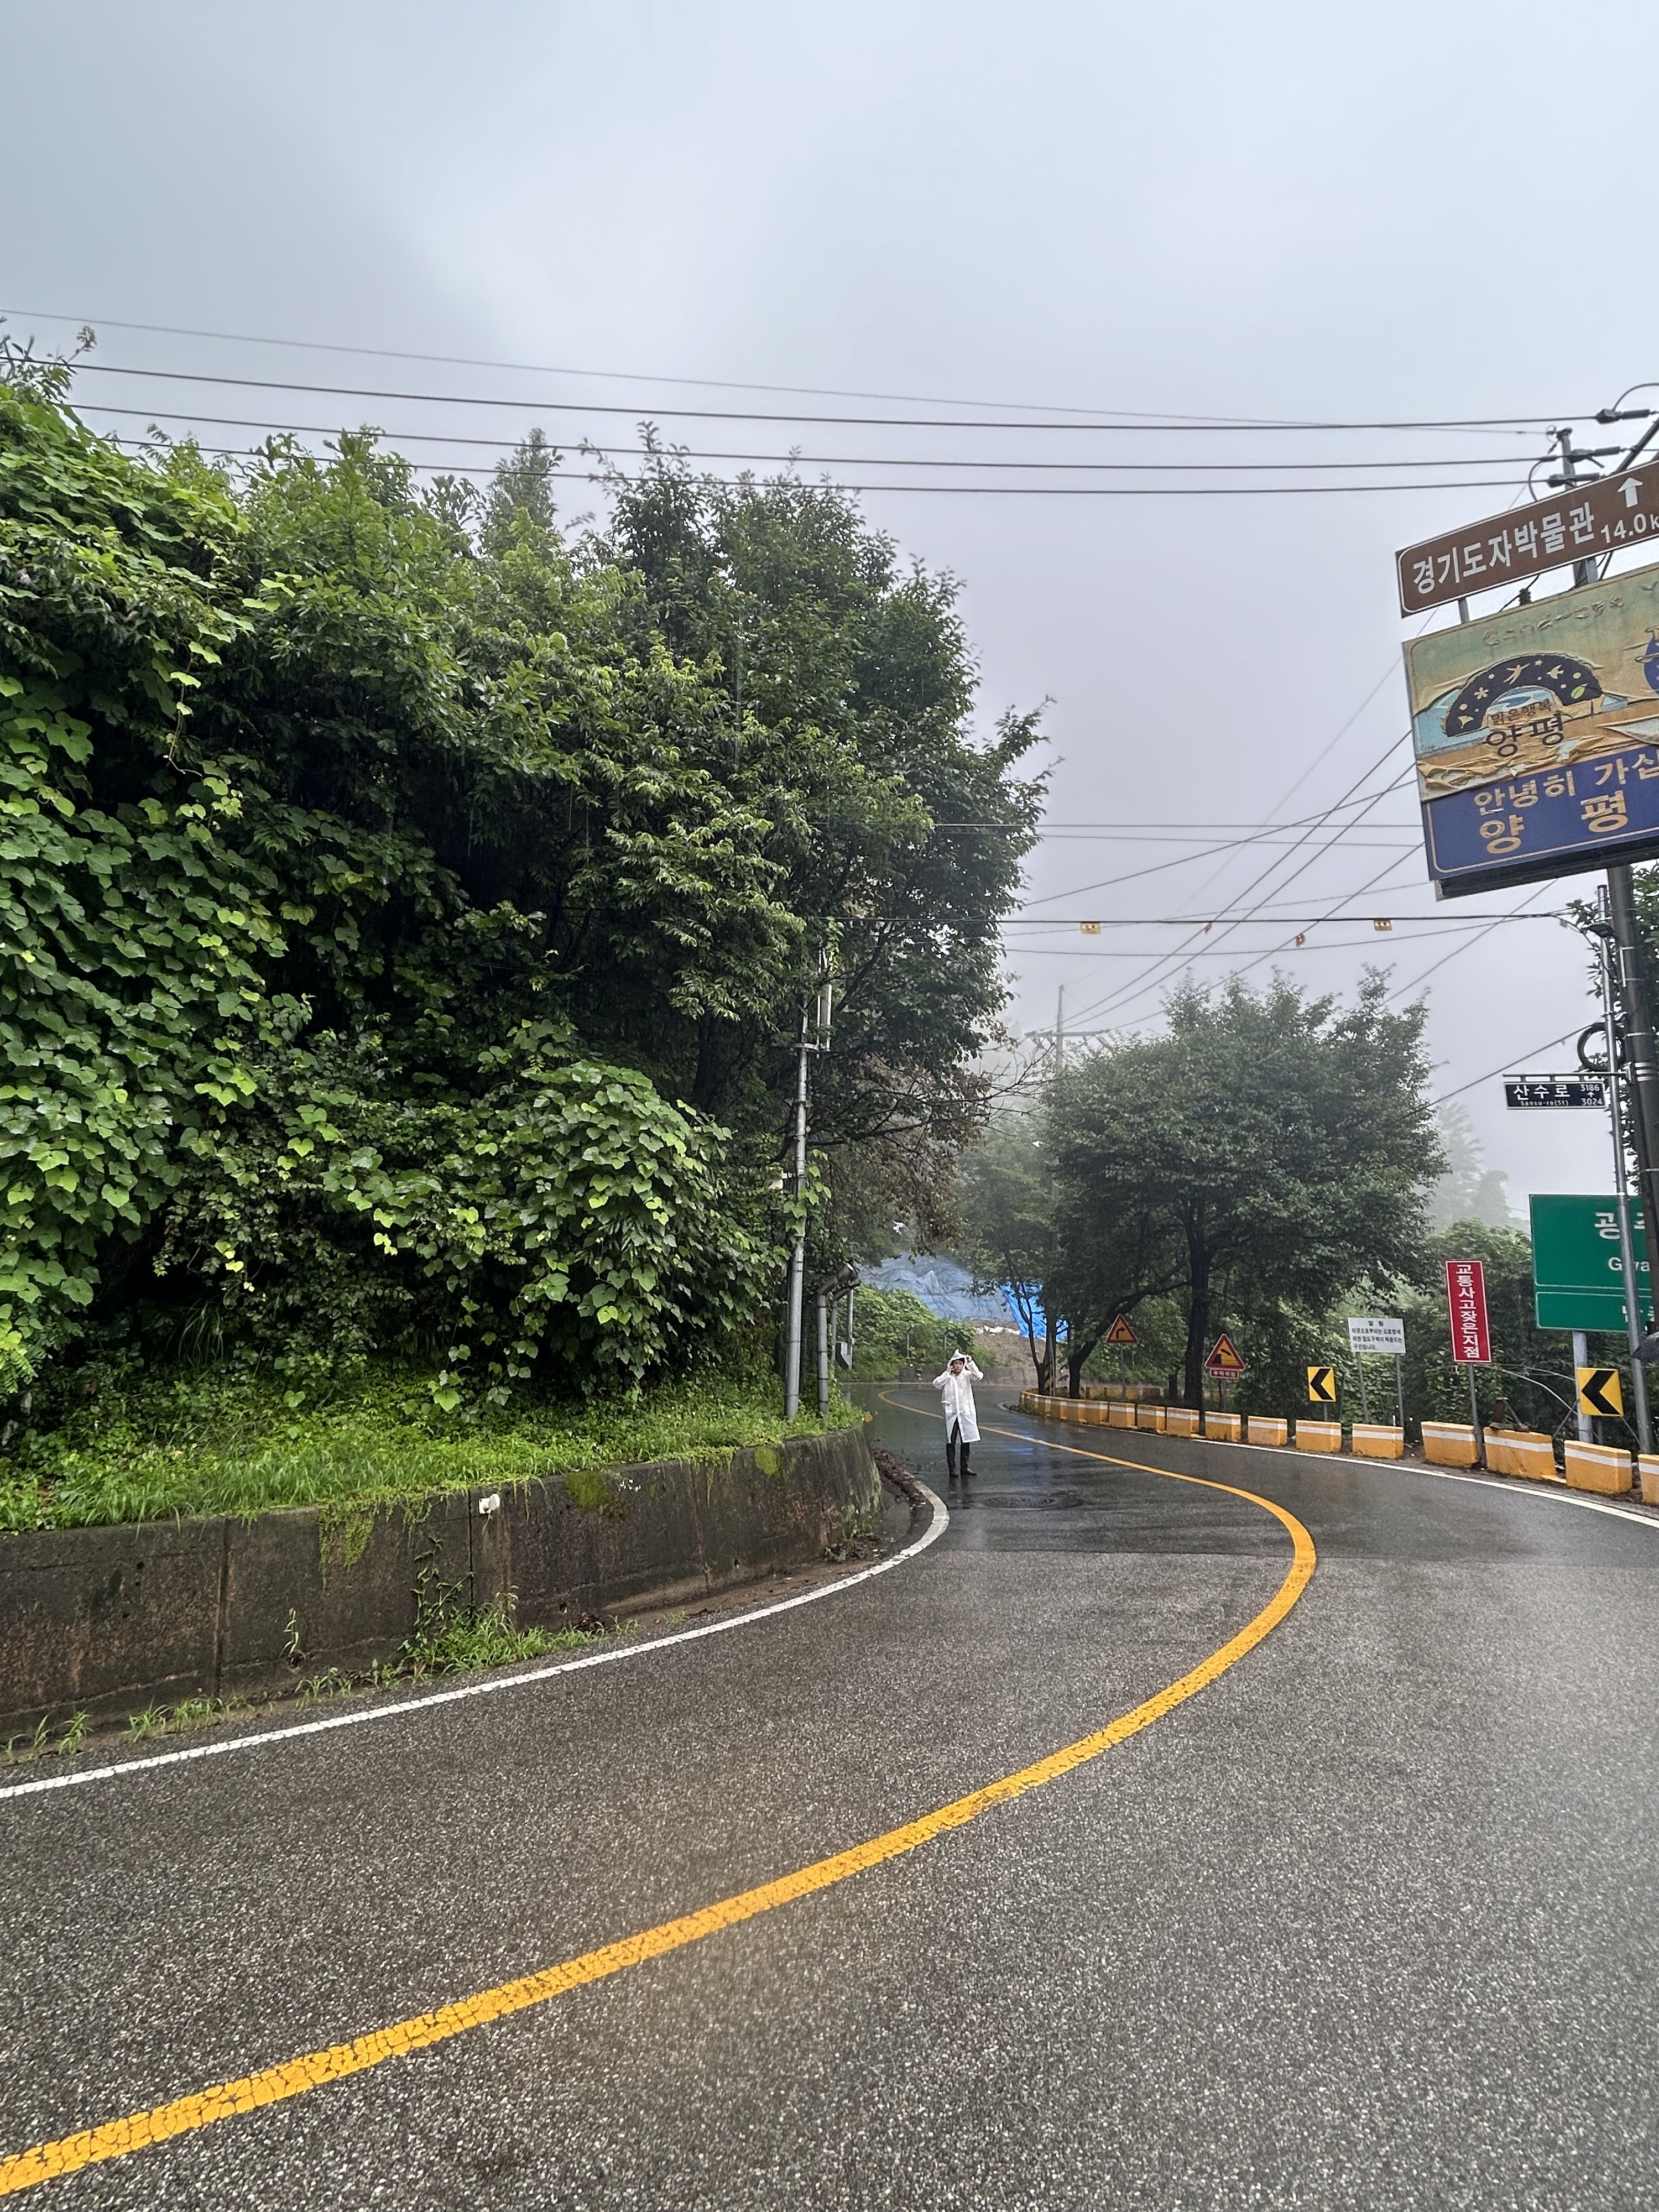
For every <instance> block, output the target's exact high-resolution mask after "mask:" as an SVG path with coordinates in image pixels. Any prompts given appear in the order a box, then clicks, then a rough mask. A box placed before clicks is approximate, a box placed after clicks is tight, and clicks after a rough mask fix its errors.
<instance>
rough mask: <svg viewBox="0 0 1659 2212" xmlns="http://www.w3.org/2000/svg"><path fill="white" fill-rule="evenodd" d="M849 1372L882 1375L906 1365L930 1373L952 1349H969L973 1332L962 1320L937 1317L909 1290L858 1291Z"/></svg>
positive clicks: (878, 1376) (926, 1373) (973, 1336)
mask: <svg viewBox="0 0 1659 2212" xmlns="http://www.w3.org/2000/svg"><path fill="white" fill-rule="evenodd" d="M855 1329H856V1340H855V1341H854V1346H853V1372H854V1375H855V1376H867V1377H869V1378H871V1379H873V1380H886V1379H888V1378H889V1377H890V1376H895V1375H896V1374H898V1373H899V1371H900V1370H901V1369H902V1368H905V1367H915V1368H916V1369H918V1370H920V1371H921V1374H923V1375H924V1376H927V1377H929V1378H931V1377H932V1376H935V1375H937V1374H938V1373H939V1370H940V1369H941V1368H942V1367H943V1366H944V1365H945V1362H946V1360H947V1359H949V1358H950V1357H951V1353H952V1352H956V1351H957V1350H959V1349H962V1348H963V1347H965V1348H966V1349H968V1350H969V1351H972V1350H973V1349H974V1347H975V1335H974V1332H973V1330H972V1329H971V1328H968V1327H967V1326H966V1324H965V1323H963V1322H955V1321H942V1320H941V1319H940V1318H939V1316H938V1315H937V1314H936V1313H934V1312H933V1311H932V1310H930V1309H929V1308H928V1307H927V1306H925V1305H924V1304H922V1302H921V1299H920V1298H919V1297H917V1296H916V1294H915V1291H878V1290H875V1289H873V1288H866V1289H864V1290H860V1292H859V1294H858V1304H857V1307H856V1310H855Z"/></svg>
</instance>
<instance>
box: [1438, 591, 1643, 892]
mask: <svg viewBox="0 0 1659 2212" xmlns="http://www.w3.org/2000/svg"><path fill="white" fill-rule="evenodd" d="M1406 677H1407V688H1408V690H1409V693H1410V701H1411V716H1412V744H1413V751H1414V753H1415V755H1416V759H1417V784H1418V798H1419V801H1420V802H1421V805H1422V810H1423V835H1424V843H1425V848H1426V851H1427V855H1428V864H1429V874H1430V877H1431V879H1432V880H1433V882H1434V884H1435V886H1436V888H1437V890H1438V892H1439V893H1440V894H1441V896H1456V895H1457V894H1458V893H1459V892H1467V891H1479V890H1493V889H1495V888H1498V886H1500V885H1502V884H1509V883H1527V882H1530V881H1533V880H1534V879H1535V878H1539V877H1543V876H1561V875H1571V874H1573V873H1574V872H1577V871H1579V870H1582V869H1585V868H1602V867H1606V866H1609V865H1610V864H1611V863H1612V862H1614V861H1621V860H1639V859H1642V858H1644V856H1646V855H1648V854H1654V853H1659V567H1650V568H1635V569H1632V570H1631V572H1630V573H1629V574H1626V575H1622V576H1611V577H1607V578H1604V579H1603V580H1601V581H1600V582H1597V583H1594V584H1584V585H1581V586H1579V588H1578V589H1577V590H1576V591H1571V592H1562V593H1561V594H1560V595H1559V597H1558V598H1555V599H1536V600H1534V601H1533V602H1532V603H1531V604H1530V605H1527V606H1521V607H1509V608H1505V609H1504V610H1502V611H1500V612H1498V613H1496V614H1492V615H1490V616H1486V617H1483V618H1482V619H1480V620H1479V621H1475V622H1468V623H1461V624H1459V625H1458V626H1457V627H1455V628H1454V629H1441V630H1435V631H1433V632H1432V633H1431V635H1428V636H1427V637H1419V638H1413V640H1412V641H1411V643H1410V644H1408V645H1407V647H1406Z"/></svg>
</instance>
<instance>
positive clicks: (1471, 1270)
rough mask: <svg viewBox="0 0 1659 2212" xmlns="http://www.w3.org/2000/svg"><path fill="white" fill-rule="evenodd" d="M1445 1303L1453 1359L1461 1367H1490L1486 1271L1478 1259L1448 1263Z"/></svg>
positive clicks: (1450, 1261)
mask: <svg viewBox="0 0 1659 2212" xmlns="http://www.w3.org/2000/svg"><path fill="white" fill-rule="evenodd" d="M1446 1301H1447V1304H1449V1306H1450V1308H1451V1340H1452V1358H1454V1359H1455V1360H1456V1361H1457V1363H1458V1364H1459V1365H1460V1366H1462V1367H1490V1366H1491V1365H1492V1328H1491V1326H1490V1324H1489V1322H1487V1319H1486V1269H1485V1267H1482V1266H1481V1264H1480V1261H1479V1260H1448V1261H1447V1262H1446Z"/></svg>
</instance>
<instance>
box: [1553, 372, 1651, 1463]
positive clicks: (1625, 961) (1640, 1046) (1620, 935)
mask: <svg viewBox="0 0 1659 2212" xmlns="http://www.w3.org/2000/svg"><path fill="white" fill-rule="evenodd" d="M1605 411H1606V410H1604V412H1605ZM1598 419H1599V418H1598ZM1613 419H1615V418H1614V417H1613V416H1611V415H1610V414H1609V415H1608V420H1610V421H1611V420H1613ZM1649 435H1652V434H1651V432H1650V433H1649ZM1555 441H1556V444H1557V446H1558V447H1559V449H1560V454H1561V474H1560V476H1559V478H1558V477H1551V479H1550V481H1551V483H1558V482H1559V483H1560V484H1562V485H1563V486H1564V487H1565V489H1567V490H1569V491H1571V489H1573V487H1574V486H1575V485H1576V484H1577V483H1578V481H1579V477H1578V463H1579V462H1580V461H1585V460H1589V459H1593V458H1595V456H1593V455H1591V454H1589V453H1576V452H1575V451H1574V450H1573V443H1572V432H1571V430H1570V429H1567V430H1558V431H1557V432H1556V433H1555ZM1641 443H1642V444H1645V443H1646V440H1645V439H1644V440H1643V441H1641ZM1635 451H1639V446H1638V447H1635V448H1632V453H1634V452H1635ZM1631 458H1632V456H1631V455H1630V454H1626V456H1625V459H1624V460H1623V461H1621V463H1620V466H1621V467H1624V466H1627V465H1629V461H1630V459H1631ZM1600 566H1601V564H1600V562H1598V561H1595V560H1588V561H1575V562H1573V564H1572V580H1573V584H1574V586H1575V587H1576V586H1579V585H1581V584H1593V583H1594V582H1595V580H1596V577H1597V575H1598V574H1600ZM1607 919H1608V920H1609V921H1611V923H1612V926H1613V944H1614V945H1615V946H1616V947H1617V959H1616V962H1615V963H1614V970H1613V972H1614V974H1615V975H1616V976H1617V979H1618V986H1619V1004H1620V1010H1621V1012H1623V1015H1624V1032H1625V1049H1626V1054H1628V1056H1629V1067H1630V1087H1631V1125H1632V1127H1631V1134H1632V1138H1633V1139H1634V1145H1633V1150H1634V1151H1635V1153H1636V1159H1637V1165H1638V1169H1639V1170H1640V1175H1641V1182H1640V1184H1639V1186H1638V1188H1639V1189H1640V1193H1641V1209H1642V1217H1643V1219H1644V1222H1646V1223H1648V1224H1650V1225H1652V1224H1656V1223H1659V1059H1656V1055H1655V1048H1654V1036H1653V1006H1652V1001H1651V999H1650V995H1649V992H1648V981H1647V975H1646V972H1645V970H1644V968H1643V965H1642V938H1641V933H1640V931H1639V930H1638V927H1637V925H1636V899H1635V894H1634V890H1633V887H1632V880H1631V872H1630V868H1629V866H1628V864H1626V865H1624V866H1617V867H1611V868H1609V869H1608V870H1607ZM1609 1035H1611V1030H1609ZM1607 1082H1608V1085H1609V1086H1610V1087H1611V1088H1612V1089H1613V1090H1614V1091H1616V1090H1617V1088H1618V1084H1619V1065H1618V1061H1617V1060H1616V1059H1615V1058H1614V1057H1613V1050H1612V1046H1611V1044H1609V1047H1608V1061H1607ZM1614 1110H1615V1113H1616V1111H1617V1108H1616V1106H1615V1109H1614ZM1624 1187H1625V1178H1624V1175H1623V1172H1622V1169H1621V1171H1620V1177H1619V1188H1620V1190H1622V1189H1623V1188H1624ZM1638 1288H1639V1285H1638ZM1644 1449H1646V1447H1645V1446H1644Z"/></svg>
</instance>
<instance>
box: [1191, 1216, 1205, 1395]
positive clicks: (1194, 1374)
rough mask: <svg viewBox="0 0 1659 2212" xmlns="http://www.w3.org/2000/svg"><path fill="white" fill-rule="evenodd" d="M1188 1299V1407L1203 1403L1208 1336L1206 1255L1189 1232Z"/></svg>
mask: <svg viewBox="0 0 1659 2212" xmlns="http://www.w3.org/2000/svg"><path fill="white" fill-rule="evenodd" d="M1188 1257H1189V1261H1190V1267H1189V1269H1188V1280H1189V1282H1190V1285H1191V1296H1190V1297H1189V1298H1188V1305H1187V1363H1186V1364H1187V1374H1186V1395H1187V1403H1188V1405H1189V1406H1201V1405H1202V1404H1203V1403H1204V1353H1205V1349H1206V1340H1207V1339H1208V1337H1209V1334H1210V1255H1209V1254H1208V1253H1207V1252H1206V1250H1205V1249H1204V1248H1203V1246H1202V1245H1201V1244H1200V1243H1198V1242H1197V1241H1196V1239H1194V1237H1192V1236H1191V1235H1190V1233H1189V1235H1188Z"/></svg>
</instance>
